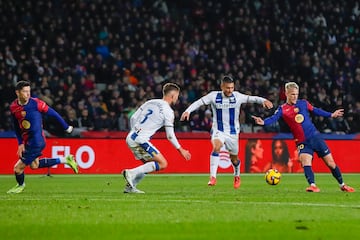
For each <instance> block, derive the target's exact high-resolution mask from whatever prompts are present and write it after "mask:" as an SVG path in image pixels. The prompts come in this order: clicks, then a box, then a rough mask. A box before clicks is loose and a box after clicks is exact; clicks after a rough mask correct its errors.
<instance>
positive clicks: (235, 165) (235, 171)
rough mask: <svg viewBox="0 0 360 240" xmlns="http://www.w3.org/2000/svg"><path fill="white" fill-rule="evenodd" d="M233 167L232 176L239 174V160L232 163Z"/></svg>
mask: <svg viewBox="0 0 360 240" xmlns="http://www.w3.org/2000/svg"><path fill="white" fill-rule="evenodd" d="M233 167H234V176H240V160H239V159H238V162H237V163H236V164H233Z"/></svg>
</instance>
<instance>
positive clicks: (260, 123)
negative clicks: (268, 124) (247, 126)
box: [251, 116, 264, 125]
mask: <svg viewBox="0 0 360 240" xmlns="http://www.w3.org/2000/svg"><path fill="white" fill-rule="evenodd" d="M251 117H252V118H253V119H254V120H255V123H256V124H259V125H264V120H263V119H262V118H261V117H257V116H251Z"/></svg>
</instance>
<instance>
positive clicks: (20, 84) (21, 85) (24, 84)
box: [15, 81, 30, 90]
mask: <svg viewBox="0 0 360 240" xmlns="http://www.w3.org/2000/svg"><path fill="white" fill-rule="evenodd" d="M29 86H30V82H28V81H18V82H17V83H16V85H15V90H21V89H23V88H24V87H29Z"/></svg>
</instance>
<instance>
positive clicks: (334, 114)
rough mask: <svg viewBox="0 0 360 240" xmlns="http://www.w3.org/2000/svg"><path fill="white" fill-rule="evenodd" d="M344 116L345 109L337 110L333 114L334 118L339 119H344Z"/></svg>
mask: <svg viewBox="0 0 360 240" xmlns="http://www.w3.org/2000/svg"><path fill="white" fill-rule="evenodd" d="M342 116H344V109H343V108H341V109H338V110H336V111H335V112H333V113H332V114H331V117H332V118H338V117H342Z"/></svg>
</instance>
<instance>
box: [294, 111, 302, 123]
mask: <svg viewBox="0 0 360 240" xmlns="http://www.w3.org/2000/svg"><path fill="white" fill-rule="evenodd" d="M303 121H304V116H303V115H302V114H300V113H299V114H296V116H295V122H297V123H302V122H303Z"/></svg>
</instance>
